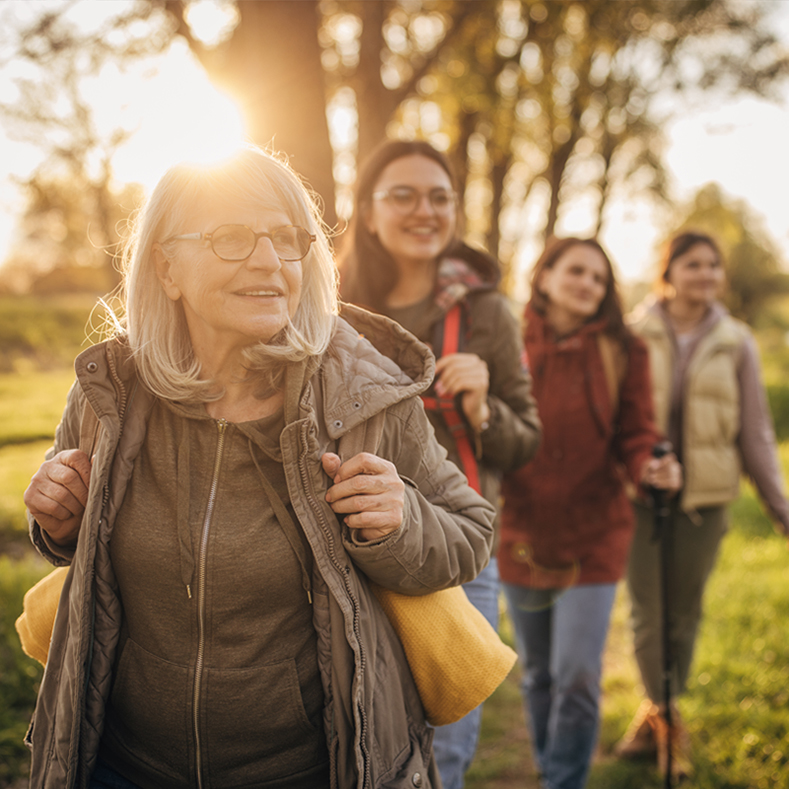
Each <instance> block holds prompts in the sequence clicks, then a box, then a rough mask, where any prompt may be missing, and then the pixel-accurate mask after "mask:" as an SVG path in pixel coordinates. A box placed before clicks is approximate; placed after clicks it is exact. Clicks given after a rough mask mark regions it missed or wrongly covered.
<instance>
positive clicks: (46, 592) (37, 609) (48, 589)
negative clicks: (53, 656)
mask: <svg viewBox="0 0 789 789" xmlns="http://www.w3.org/2000/svg"><path fill="white" fill-rule="evenodd" d="M68 570H69V568H68V567H58V568H57V569H55V570H53V571H52V572H51V573H49V575H45V576H44V577H43V578H42V579H41V580H40V581H39V582H38V583H37V584H36V585H35V586H33V587H31V588H30V589H28V590H27V592H26V593H25V599H24V603H23V608H22V613H21V614H20V616H19V618H18V619H17V620H16V623H15V626H16V632H17V633H19V640H20V641H21V642H22V651H23V652H24V653H25V654H26V655H28V656H29V657H32V658H35V659H36V660H37V661H38V662H39V663H41V665H43V666H46V664H47V656H48V655H49V642H50V640H51V639H52V628H53V627H54V625H55V614H57V611H58V603H59V602H60V592H61V590H62V589H63V582H64V581H65V580H66V573H68Z"/></svg>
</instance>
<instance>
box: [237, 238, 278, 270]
mask: <svg viewBox="0 0 789 789" xmlns="http://www.w3.org/2000/svg"><path fill="white" fill-rule="evenodd" d="M245 265H246V266H247V268H254V269H268V270H271V271H276V270H278V269H280V268H282V261H281V260H280V259H279V255H277V253H276V251H275V250H274V244H273V243H272V241H271V239H270V238H266V237H265V236H261V237H260V238H259V239H258V242H257V244H255V248H254V249H253V250H252V254H251V255H250V256H249V257H248V258H247V259H246V261H245Z"/></svg>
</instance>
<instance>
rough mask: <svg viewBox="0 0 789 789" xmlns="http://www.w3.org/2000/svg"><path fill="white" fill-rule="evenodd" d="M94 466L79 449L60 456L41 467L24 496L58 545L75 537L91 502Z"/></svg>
mask: <svg viewBox="0 0 789 789" xmlns="http://www.w3.org/2000/svg"><path fill="white" fill-rule="evenodd" d="M90 469H91V463H90V459H89V458H88V456H87V455H86V454H85V453H84V452H81V451H80V450H78V449H71V450H65V451H64V452H59V453H58V454H57V455H55V457H54V458H52V459H51V460H47V461H46V462H44V463H42V464H41V467H40V468H39V469H38V471H37V472H36V473H35V474H34V475H33V478H32V479H31V481H30V485H29V486H28V488H27V490H26V491H25V493H24V501H25V505H26V506H27V508H28V510H29V511H30V514H31V515H32V516H33V517H34V518H35V519H36V520H37V521H38V523H39V525H40V526H41V527H42V528H43V529H44V530H45V531H46V532H47V533H48V534H49V535H50V536H51V537H52V538H53V539H54V540H55V541H56V542H61V543H62V542H63V541H70V540H71V539H73V538H74V537H76V534H77V532H78V531H79V526H80V524H81V522H82V514H83V512H84V511H85V505H86V504H87V502H88V489H89V486H90Z"/></svg>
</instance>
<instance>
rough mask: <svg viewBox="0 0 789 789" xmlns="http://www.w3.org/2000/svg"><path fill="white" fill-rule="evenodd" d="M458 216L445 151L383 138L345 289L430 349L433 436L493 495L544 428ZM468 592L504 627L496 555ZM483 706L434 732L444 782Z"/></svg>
mask: <svg viewBox="0 0 789 789" xmlns="http://www.w3.org/2000/svg"><path fill="white" fill-rule="evenodd" d="M460 217H461V211H460V206H459V204H458V195H457V193H456V187H455V178H454V174H453V172H452V169H451V167H450V165H449V162H448V160H447V159H446V157H445V156H444V155H443V154H441V153H440V152H439V151H437V150H436V149H435V148H433V147H432V146H431V145H429V144H428V143H426V142H423V141H411V142H406V141H388V142H385V143H383V144H382V145H381V146H380V147H379V148H378V149H377V150H376V151H375V152H373V154H372V155H371V156H370V157H369V159H368V160H367V161H366V162H365V163H364V164H363V165H362V167H361V169H360V172H359V178H358V182H357V187H356V201H355V207H354V216H353V219H352V220H351V227H350V229H349V230H348V233H347V238H346V243H345V245H344V247H343V248H342V250H341V255H340V274H341V295H342V297H343V299H344V300H345V301H346V302H350V303H353V304H357V305H361V306H363V307H366V308H367V309H370V310H373V311H375V312H378V313H382V314H384V315H387V316H388V317H390V318H392V319H393V320H395V321H397V322H398V323H400V324H401V325H402V326H404V327H405V328H406V329H408V330H409V331H410V332H411V333H412V334H414V335H416V336H417V337H418V338H419V339H420V340H422V341H424V342H425V343H427V344H428V345H430V346H431V347H432V349H433V352H434V354H435V355H436V357H438V361H437V363H436V376H435V382H434V385H433V387H432V388H431V390H430V391H429V392H428V393H427V394H426V396H425V397H424V402H425V406H426V408H427V412H428V416H429V418H430V421H431V423H432V425H433V428H434V429H435V432H436V436H437V438H438V440H439V442H440V443H441V444H442V446H443V447H444V448H445V449H446V450H447V452H448V454H449V457H450V459H452V460H453V461H454V462H455V463H456V464H457V465H458V466H459V467H460V468H461V470H462V471H463V472H464V473H465V475H466V477H467V478H468V480H469V484H471V485H472V487H475V488H476V489H477V490H479V491H481V492H482V494H483V495H484V496H485V498H487V499H488V501H490V502H492V503H495V502H496V501H497V499H498V492H499V477H500V475H501V473H502V472H504V471H508V470H511V469H514V468H518V467H519V466H521V465H523V464H524V463H525V462H526V461H528V460H529V458H531V457H532V455H533V454H534V452H535V450H536V448H537V444H538V442H539V437H540V426H539V421H538V417H537V411H536V408H535V404H534V400H533V398H532V396H531V392H530V388H531V382H530V379H529V375H528V373H527V372H526V370H525V369H524V366H523V362H522V354H521V351H522V346H521V342H520V337H519V334H520V333H519V330H518V327H517V323H516V321H515V319H514V318H513V316H512V315H511V313H510V311H509V307H508V305H507V301H506V299H505V298H504V296H502V295H501V294H500V293H499V292H498V291H497V289H496V287H497V283H498V279H499V271H498V264H497V262H496V261H495V260H494V259H493V258H491V257H490V256H488V255H486V254H484V253H482V252H479V251H477V250H474V249H472V248H471V247H469V246H467V245H466V244H464V243H463V242H462V241H461V239H460V231H461V221H460ZM465 589H466V592H467V594H468V596H469V599H470V600H471V601H472V603H474V605H476V607H477V608H478V609H479V610H480V611H482V613H483V614H484V615H485V617H486V618H487V619H488V621H489V622H490V623H491V624H492V625H493V626H494V627H496V626H497V623H498V592H499V586H498V574H497V570H496V563H495V560H492V561H491V564H490V565H489V566H488V567H487V568H486V569H485V570H484V571H483V572H482V573H481V574H480V576H478V578H477V579H476V580H475V581H473V582H471V583H469V584H466V585H465ZM480 714H481V710H480V709H477V710H475V711H474V712H472V713H471V714H470V715H468V716H467V717H466V718H464V719H462V720H461V721H458V722H457V723H454V724H451V725H450V726H445V727H440V728H439V729H437V730H436V733H435V738H434V741H433V744H434V750H435V754H436V758H437V761H438V765H439V770H440V772H441V777H442V781H443V785H444V789H458V788H459V787H462V786H463V781H464V774H465V771H466V770H467V768H468V766H469V765H470V764H471V761H472V759H473V756H474V751H475V749H476V742H477V737H478V733H479V724H480Z"/></svg>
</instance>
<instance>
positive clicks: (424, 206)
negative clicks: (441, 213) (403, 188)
mask: <svg viewBox="0 0 789 789" xmlns="http://www.w3.org/2000/svg"><path fill="white" fill-rule="evenodd" d="M413 213H414V214H422V215H423V216H424V215H425V214H427V215H429V216H433V215H434V214H436V213H438V212H437V211H436V209H435V208H434V207H433V204H432V203H431V202H430V195H429V194H420V195H417V201H416V206H415V207H414V211H413Z"/></svg>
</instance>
